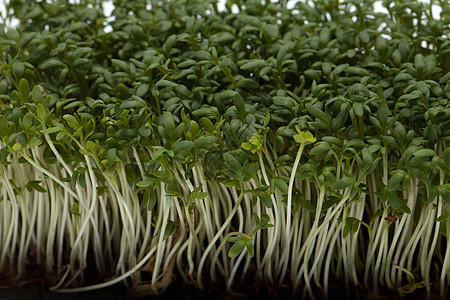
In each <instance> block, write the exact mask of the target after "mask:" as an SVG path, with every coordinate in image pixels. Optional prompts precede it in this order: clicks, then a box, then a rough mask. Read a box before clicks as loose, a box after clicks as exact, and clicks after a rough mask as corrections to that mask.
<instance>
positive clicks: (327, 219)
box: [292, 190, 350, 293]
mask: <svg viewBox="0 0 450 300" xmlns="http://www.w3.org/2000/svg"><path fill="white" fill-rule="evenodd" d="M349 192H350V190H348V191H347V192H345V194H344V196H343V198H342V199H341V200H340V201H339V202H338V203H337V204H336V206H335V208H334V209H330V210H329V211H328V213H327V215H326V216H325V218H324V220H323V222H322V224H320V226H319V227H318V228H317V229H316V230H314V231H312V232H311V233H310V234H309V235H308V237H307V238H306V240H305V241H304V246H303V247H302V249H301V251H300V253H299V256H300V257H303V255H304V254H305V252H306V251H307V250H309V247H310V245H311V244H312V242H313V239H315V238H316V236H317V235H318V234H319V232H320V231H322V230H323V229H324V227H326V226H327V224H329V222H330V221H331V219H332V218H333V217H334V216H335V215H336V214H337V213H338V212H340V211H341V209H342V206H344V204H345V203H346V202H347V201H348V199H349V197H350V196H349ZM305 267H306V266H305V265H302V267H301V268H300V271H299V272H298V274H297V276H296V278H295V281H294V286H293V289H292V291H293V293H295V291H296V290H297V289H298V285H299V284H300V279H301V277H302V276H303V273H304V269H305Z"/></svg>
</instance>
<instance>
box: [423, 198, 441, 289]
mask: <svg viewBox="0 0 450 300" xmlns="http://www.w3.org/2000/svg"><path fill="white" fill-rule="evenodd" d="M439 200H441V201H439ZM441 214H442V199H440V197H438V199H437V212H436V215H437V216H440V215H441ZM436 215H434V214H433V217H435V216H436ZM434 225H435V229H434V235H433V241H432V242H431V247H430V250H429V252H428V257H427V261H426V263H425V271H424V273H425V284H426V287H427V292H430V290H431V287H430V268H431V260H432V258H433V254H434V251H435V249H436V243H437V240H438V238H439V224H436V223H435V224H434ZM431 230H432V226H430V230H429V231H430V233H431Z"/></svg>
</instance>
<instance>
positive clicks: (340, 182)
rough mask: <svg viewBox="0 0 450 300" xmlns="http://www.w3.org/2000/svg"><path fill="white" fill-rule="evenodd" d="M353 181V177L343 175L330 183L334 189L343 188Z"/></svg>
mask: <svg viewBox="0 0 450 300" xmlns="http://www.w3.org/2000/svg"><path fill="white" fill-rule="evenodd" d="M354 183H355V179H354V178H352V177H343V178H341V179H339V180H338V181H336V182H335V183H333V184H331V188H332V189H333V190H335V191H339V190H343V189H345V188H348V187H349V186H351V185H352V184H354Z"/></svg>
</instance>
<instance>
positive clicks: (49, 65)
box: [39, 58, 66, 69]
mask: <svg viewBox="0 0 450 300" xmlns="http://www.w3.org/2000/svg"><path fill="white" fill-rule="evenodd" d="M65 66H66V65H65V64H64V63H63V62H62V61H60V60H58V59H56V58H50V59H48V60H46V61H44V62H43V63H41V64H40V65H39V68H41V69H48V68H53V67H65Z"/></svg>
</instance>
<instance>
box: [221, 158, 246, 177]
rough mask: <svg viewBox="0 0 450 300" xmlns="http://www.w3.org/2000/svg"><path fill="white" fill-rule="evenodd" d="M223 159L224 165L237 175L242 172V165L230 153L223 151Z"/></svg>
mask: <svg viewBox="0 0 450 300" xmlns="http://www.w3.org/2000/svg"><path fill="white" fill-rule="evenodd" d="M223 159H224V161H225V165H226V167H227V168H228V169H229V170H231V171H233V172H234V173H236V174H237V175H239V174H241V173H242V167H241V164H240V163H239V161H238V160H237V159H236V158H235V157H234V156H233V155H232V154H230V153H224V155H223Z"/></svg>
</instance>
